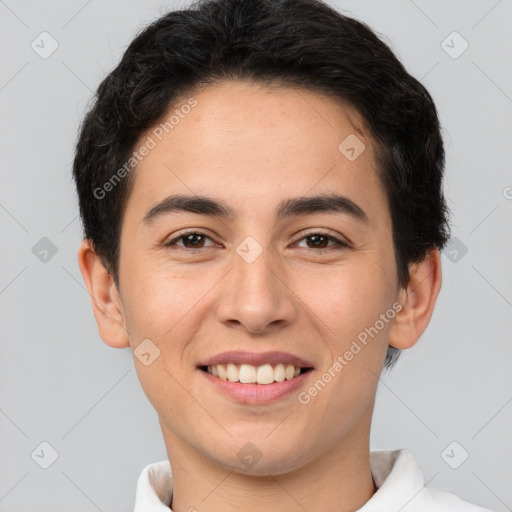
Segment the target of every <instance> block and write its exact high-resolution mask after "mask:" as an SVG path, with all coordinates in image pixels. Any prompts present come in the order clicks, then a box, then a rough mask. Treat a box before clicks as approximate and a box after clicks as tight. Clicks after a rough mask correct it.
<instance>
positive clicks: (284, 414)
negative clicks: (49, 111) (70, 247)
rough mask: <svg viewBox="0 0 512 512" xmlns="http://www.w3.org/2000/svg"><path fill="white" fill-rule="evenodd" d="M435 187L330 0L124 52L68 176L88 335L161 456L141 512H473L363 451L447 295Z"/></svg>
mask: <svg viewBox="0 0 512 512" xmlns="http://www.w3.org/2000/svg"><path fill="white" fill-rule="evenodd" d="M443 168H444V149H443V143H442V139H441V135H440V127H439V121H438V117H437V112H436V108H435V106H434V104H433V102H432V99H431V97H430V95H429V93H428V92H427V91H426V90H425V88H424V87H423V86H422V85H421V84H420V83H418V82H417V81H416V80H415V79H414V78H413V77H411V76H410V75H409V74H408V73H407V72H406V71H405V69H404V68H403V67H402V65H401V64H400V63H399V61H398V60H397V59H396V57H395V56H394V55H393V53H392V52H391V51H390V49H389V48H388V47H387V46H386V45H385V44H384V43H383V42H381V41H380V40H379V39H378V38H377V37H376V36H375V34H374V33H373V32H372V31H371V30H370V29H369V28H368V27H367V26H366V25H364V24H362V23H360V22H358V21H355V20H354V19H351V18H348V17H344V16H342V15H341V14H339V13H337V12H335V11H333V10H332V9H331V8H330V7H328V6H327V5H325V4H323V3H320V2H318V1H315V0H267V1H264V0H258V1H250V2H248V1H242V0H217V1H202V2H199V3H196V4H194V5H193V6H192V7H191V8H190V9H189V10H184V11H179V12H172V13H169V14H167V15H165V16H163V17H162V18H161V19H159V20H158V21H156V22H155V23H153V24H152V25H150V26H149V27H148V28H146V29H145V30H144V31H143V32H142V33H141V34H140V35H138V36H137V38H136V39H135V40H134V41H133V42H132V43H131V45H130V47H129V48H128V49H127V51H126V53H125V55H124V57H123V59H122V61H121V63H120V64H119V65H118V67H117V68H116V69H115V70H114V71H113V72H112V73H110V74H109V75H108V77H107V78H106V79H105V80H104V81H103V83H102V84H101V85H100V87H99V89H98V93H97V98H96V102H95V104H94V105H93V107H92V109H91V110H90V112H89V113H88V114H87V116H86V118H85V121H84V124H83V126H82V129H81V133H80V138H79V141H78V145H77V151H76V158H75V162H74V178H75V180H76V185H77V189H78V196H79V203H80V211H81V216H82V220H83V223H84V241H83V242H82V244H81V246H80V249H79V254H78V257H79V265H80V269H81V272H82V275H83V277H84V280H85V283H86V285H87V287H88V290H89V292H90V295H91V299H92V305H93V309H94V314H95V317H96V320H97V323H98V327H99V333H100V335H101V337H102V339H103V340H104V342H105V343H107V344H108V345H110V346H112V347H118V348H122V347H131V349H132V350H133V353H134V362H135V366H136V370H137V374H138V376H139V379H140V382H141V385H142V387H143V389H144V392H145V393H146V395H147V397H148V399H149V400H150V402H151V403H152V405H153V406H154V407H155V409H156V411H157V412H158V415H159V419H160V425H161V428H162V433H163V436H164V440H165V444H166V447H167V455H168V459H169V460H165V461H161V462H156V463H154V464H151V465H149V466H148V467H146V468H145V469H144V471H143V472H142V474H141V476H140V478H139V481H138V486H137V496H136V503H135V511H136V512H157V511H162V512H163V511H165V510H169V509H170V508H171V509H172V510H173V511H174V512H185V511H194V510H198V511H205V512H206V511H207V512H219V511H223V512H229V511H235V510H236V511H239V510H244V511H247V512H252V511H256V510H262V509H267V510H272V511H273V512H284V511H286V512H290V511H299V510H300V511H304V510H307V511H309V512H313V511H320V510H321V511H324V512H330V511H332V512H334V511H336V512H348V511H355V510H358V511H364V512H372V511H374V512H377V511H378V512H383V511H386V512H393V511H396V512H398V511H402V512H411V511H413V510H414V511H415V512H420V511H425V512H426V511H428V512H434V511H443V512H447V511H462V510H464V511H465V512H470V511H474V512H477V511H484V510H486V509H484V508H481V507H479V506H476V505H472V504H470V503H467V502H465V501H463V500H461V499H459V498H458V497H456V496H455V495H453V494H450V493H446V492H440V491H435V490H432V489H428V488H425V487H424V482H423V478H422V475H421V471H420V468H419V467H418V465H417V463H416V461H415V459H414V457H413V455H412V453H411V452H409V451H408V450H406V449H403V450H396V451H374V452H371V453H370V449H369V435H370V424H371V417H372V412H373V407H374V402H375V394H376V390H377V384H378V378H379V375H380V374H381V371H382V369H383V366H385V367H386V368H391V366H392V364H393V363H394V361H396V358H397V356H398V355H399V351H400V350H402V349H407V348H409V347H411V346H413V345H414V344H415V343H416V342H417V340H418V338H419V337H420V336H421V334H422V333H423V332H424V330H425V329H426V327H427V325H428V323H429V320H430V318H431V315H432V312H433V309H434V304H435V302H436V298H437V296H438V293H439V290H440V287H441V267H440V255H439V250H440V249H441V248H442V247H443V246H444V245H445V243H446V241H447V239H448V236H449V229H448V224H447V213H448V212H447V208H446V204H445V201H444V198H443V195H442V175H443ZM171 469H172V472H171Z"/></svg>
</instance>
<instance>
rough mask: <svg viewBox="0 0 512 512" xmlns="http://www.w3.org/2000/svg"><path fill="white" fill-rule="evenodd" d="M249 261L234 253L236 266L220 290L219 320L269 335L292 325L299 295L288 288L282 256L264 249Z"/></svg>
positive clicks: (296, 311) (228, 324)
mask: <svg viewBox="0 0 512 512" xmlns="http://www.w3.org/2000/svg"><path fill="white" fill-rule="evenodd" d="M249 261H250V260H249ZM249 261H248V260H246V259H244V258H243V257H241V256H240V255H239V254H238V253H235V254H234V255H233V268H232V270H231V271H230V272H229V273H228V274H227V275H226V277H225V279H223V283H222V289H221V290H220V295H219V301H218V303H217V308H216V313H217V318H218V320H219V321H220V322H222V323H224V324H226V325H227V326H228V327H231V328H233V327H235V328H238V329H243V330H245V331H246V332H248V333H251V334H268V333H269V332H270V331H271V330H272V329H275V328H283V327H285V326H287V325H290V324H292V323H293V321H294V320H295V319H296V317H297V313H298V310H297V303H296V295H295V294H294V293H293V291H292V290H291V289H290V288H289V287H288V284H289V283H287V279H286V276H285V274H286V269H285V267H284V265H283V264H282V261H281V260H280V258H279V257H278V256H277V255H275V254H274V253H273V252H272V251H270V250H269V249H267V248H264V249H263V251H262V252H261V254H260V255H259V256H258V257H257V258H256V259H255V260H254V261H252V262H249Z"/></svg>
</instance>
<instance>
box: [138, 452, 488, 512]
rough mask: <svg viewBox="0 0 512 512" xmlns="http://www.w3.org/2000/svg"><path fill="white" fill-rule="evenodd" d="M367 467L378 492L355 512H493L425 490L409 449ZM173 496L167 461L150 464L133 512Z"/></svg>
mask: <svg viewBox="0 0 512 512" xmlns="http://www.w3.org/2000/svg"><path fill="white" fill-rule="evenodd" d="M370 464H371V470H372V475H373V480H374V482H375V485H376V487H377V492H376V493H375V494H374V495H373V496H372V497H371V498H370V499H369V500H368V501H367V502H366V503H365V504H364V505H363V506H362V508H360V509H358V511H357V512H382V511H383V510H385V511H386V512H395V511H396V512H398V511H400V512H412V511H414V512H436V511H439V512H448V511H450V512H451V511H457V512H492V511H490V510H489V509H485V508H482V507H479V506H477V505H472V504H471V503H468V502H466V501H463V500H461V499H460V498H458V497H457V496H455V495H454V494H451V493H448V492H443V491H437V490H435V489H427V488H426V487H424V480H423V475H422V472H421V469H420V467H419V465H418V463H417V462H416V459H415V458H414V455H413V454H412V453H411V452H410V451H409V450H408V449H405V448H404V449H401V450H392V451H391V450H374V451H371V452H370ZM172 492H173V482H172V473H171V467H170V464H169V461H168V460H162V461H159V462H154V463H152V464H149V465H148V466H146V467H145V468H144V469H143V471H142V473H141V475H140V477H139V479H138V482H137V492H136V498H135V508H134V511H133V512H172V510H171V509H170V507H169V504H170V503H171V498H172Z"/></svg>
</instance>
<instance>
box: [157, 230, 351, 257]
mask: <svg viewBox="0 0 512 512" xmlns="http://www.w3.org/2000/svg"><path fill="white" fill-rule="evenodd" d="M190 235H200V236H203V237H206V238H209V239H210V240H212V238H211V237H209V236H208V235H207V234H206V233H202V232H200V231H186V232H184V233H180V235H179V236H177V237H175V238H173V239H172V240H170V241H169V242H165V243H164V244H163V245H164V247H167V248H170V247H172V246H173V245H174V242H176V241H178V240H181V239H182V238H186V237H187V236H190ZM315 235H320V236H323V237H325V238H327V239H329V240H331V241H333V242H335V244H336V246H337V247H336V246H331V247H329V248H322V249H314V248H309V247H307V249H309V250H311V251H314V252H319V253H321V254H324V253H328V252H331V251H332V250H340V249H351V246H350V245H349V244H348V243H347V242H343V241H341V240H339V239H338V238H336V237H334V236H332V235H330V234H329V233H326V232H324V231H311V232H310V233H306V234H305V235H304V236H303V237H302V238H300V239H299V240H298V241H299V242H300V241H302V240H304V239H305V238H310V237H312V236H315ZM176 247H178V248H179V249H180V250H185V251H198V250H201V249H208V247H198V248H196V249H191V248H189V247H181V246H176Z"/></svg>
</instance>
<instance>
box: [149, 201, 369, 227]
mask: <svg viewBox="0 0 512 512" xmlns="http://www.w3.org/2000/svg"><path fill="white" fill-rule="evenodd" d="M180 212H190V213H196V214H198V215H208V216H210V217H217V218H221V219H226V220H235V219H236V218H237V216H236V213H235V211H234V210H233V208H232V207H231V206H229V205H228V204H226V203H224V202H223V201H219V200H217V199H213V198H211V197H206V196H190V195H182V194H176V195H172V196H169V197H166V198H165V199H164V200H162V201H160V202H159V203H158V204H156V205H155V206H153V207H152V208H151V209H149V210H148V211H147V212H146V214H145V216H144V219H143V224H144V225H149V224H151V223H153V222H154V221H155V220H156V219H158V218H160V217H163V216H165V215H168V214H171V213H180ZM320 212H326V213H341V214H345V215H348V216H350V217H353V218H354V219H356V220H358V221H361V222H363V223H366V224H368V223H369V218H368V215H367V214H366V213H365V211H364V210H363V209H362V208H361V207H360V206H359V205H357V204H356V203H354V201H352V200H351V199H349V198H348V197H346V196H341V195H338V194H321V195H317V196H309V197H294V198H289V199H285V200H283V201H281V203H279V205H278V207H277V209H276V219H277V221H281V220H284V219H286V218H290V217H296V216H300V215H311V214H315V213H320Z"/></svg>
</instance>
